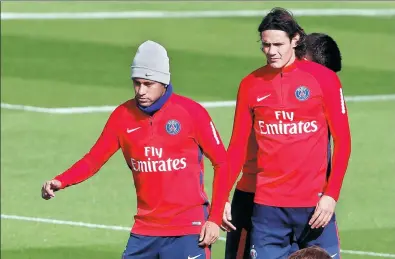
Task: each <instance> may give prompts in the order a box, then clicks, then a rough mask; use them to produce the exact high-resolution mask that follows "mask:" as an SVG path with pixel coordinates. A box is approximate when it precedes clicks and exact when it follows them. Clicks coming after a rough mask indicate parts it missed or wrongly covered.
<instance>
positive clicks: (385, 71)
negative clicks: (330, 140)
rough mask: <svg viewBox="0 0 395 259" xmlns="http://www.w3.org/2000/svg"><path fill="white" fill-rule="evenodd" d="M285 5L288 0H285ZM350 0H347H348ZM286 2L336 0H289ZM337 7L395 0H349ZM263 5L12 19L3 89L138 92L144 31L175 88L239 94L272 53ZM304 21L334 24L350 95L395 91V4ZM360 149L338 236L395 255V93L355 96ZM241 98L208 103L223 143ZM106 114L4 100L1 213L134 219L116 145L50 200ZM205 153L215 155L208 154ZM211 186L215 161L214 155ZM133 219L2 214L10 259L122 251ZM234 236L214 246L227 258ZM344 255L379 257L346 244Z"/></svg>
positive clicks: (93, 100)
mask: <svg viewBox="0 0 395 259" xmlns="http://www.w3.org/2000/svg"><path fill="white" fill-rule="evenodd" d="M278 4H280V3H278ZM342 5H343V3H342ZM274 6H275V4H273V3H271V2H267V3H265V4H261V3H258V2H254V3H237V2H230V3H229V4H227V5H226V6H223V4H221V3H201V4H196V3H185V2H183V3H145V4H144V3H126V2H120V3H109V2H101V3H97V4H96V3H95V4H94V5H93V4H91V3H88V2H84V3H74V4H72V3H48V4H47V3H45V4H43V3H23V4H22V3H2V12H59V11H65V12H66V11H67V12H75V11H111V10H112V11H133V10H225V9H228V10H236V9H239V8H242V9H245V10H247V9H248V10H250V9H252V10H258V9H270V8H272V7H274ZM282 6H284V7H290V8H333V7H337V8H339V6H338V3H330V2H322V3H312V2H303V3H297V2H284V4H283V5H282ZM341 8H365V9H369V8H382V9H389V8H392V9H394V8H395V4H394V3H390V2H385V3H365V2H360V3H358V2H354V3H352V2H347V3H344V6H341ZM260 19H261V17H244V18H235V17H233V18H188V19H182V20H180V19H167V18H166V19H111V20H103V19H96V20H15V21H2V23H1V34H2V35H1V43H2V46H1V102H2V103H11V104H21V105H33V106H39V107H75V106H101V105H117V104H119V103H121V102H123V101H124V100H126V99H128V98H132V97H133V89H132V84H131V81H130V79H129V73H130V71H129V65H130V63H131V61H132V58H133V55H134V53H135V51H136V49H137V46H138V45H139V44H140V43H141V42H143V41H145V40H146V39H152V40H156V41H159V42H161V43H163V44H164V45H165V46H166V47H167V48H168V50H169V55H170V57H171V62H172V63H171V70H172V82H173V85H174V89H175V91H176V92H177V93H180V94H183V95H186V96H189V97H192V98H194V99H195V100H198V101H223V100H234V99H235V96H236V90H237V87H238V83H239V81H240V79H241V78H242V77H243V76H244V75H246V74H247V73H248V72H250V71H252V70H254V69H255V68H257V67H259V66H261V65H262V64H264V58H263V56H262V54H261V53H260V50H259V43H258V42H257V40H258V35H257V33H256V29H257V26H258V24H259V22H260ZM297 20H298V21H299V22H300V23H301V25H302V26H303V27H304V28H305V30H306V31H307V32H325V33H328V34H330V35H331V36H333V37H334V38H335V39H336V40H337V42H338V43H339V46H340V48H341V51H342V54H343V61H344V68H343V71H342V72H341V73H340V74H339V76H340V78H341V80H342V82H343V86H344V92H345V95H346V96H354V95H375V94H383V95H388V94H395V83H394V82H395V66H394V65H393V61H394V60H395V49H394V47H393V42H394V41H395V35H394V33H393V32H394V31H395V20H394V16H392V17H348V16H311V17H304V16H303V17H297ZM348 109H349V116H350V124H351V130H352V139H353V147H352V157H351V161H350V165H349V170H348V173H347V175H346V178H345V181H344V187H343V189H342V194H341V200H340V202H339V203H338V207H337V214H338V221H339V230H340V236H341V243H342V249H343V250H347V251H350V250H351V251H365V252H374V253H380V254H387V255H386V256H387V257H390V258H395V246H394V244H395V221H394V218H395V209H394V200H393V199H394V197H395V196H394V186H395V174H394V168H395V148H394V146H395V145H394V143H395V133H394V128H395V120H394V112H395V102H394V101H376V102H352V103H351V102H350V103H348ZM233 111H234V108H233V107H222V108H210V109H209V112H210V114H211V116H212V118H213V120H214V122H215V123H216V125H217V128H218V130H219V132H220V133H221V137H222V139H223V140H224V142H225V144H226V145H227V143H228V141H229V138H230V134H231V127H232V122H233V121H232V120H233V118H232V116H233ZM107 117H108V113H92V114H68V115H59V114H45V113H33V112H25V111H11V110H7V109H2V110H1V213H2V214H5V215H19V216H27V217H36V218H50V219H59V220H68V221H78V222H86V223H93V224H104V225H119V226H125V227H129V226H131V224H132V223H133V215H134V212H135V208H136V200H135V195H134V189H133V188H134V187H133V181H132V177H131V173H130V171H129V170H128V168H127V166H126V165H125V162H124V161H123V157H122V155H121V154H120V153H117V154H116V155H115V156H114V157H113V158H111V159H110V161H109V162H108V163H107V164H106V165H105V166H104V167H103V168H102V170H101V171H100V172H99V173H98V174H97V175H96V176H94V177H93V178H91V179H90V180H88V181H86V182H84V183H82V184H80V185H78V186H74V187H71V188H69V189H67V190H65V191H62V192H59V193H57V196H56V198H55V199H53V200H51V201H47V202H46V201H44V200H42V199H41V197H40V187H41V184H42V183H43V181H44V180H47V179H50V178H51V177H53V176H54V175H56V174H58V173H60V172H62V171H63V170H64V169H66V168H68V167H69V166H70V165H71V164H72V163H74V162H75V161H76V160H77V159H79V158H80V157H81V156H82V155H83V154H84V153H85V152H87V151H88V150H89V148H90V147H91V145H92V144H93V143H94V141H95V140H96V138H97V137H98V135H99V133H100V131H101V129H102V127H103V125H104V123H105V121H106V119H107ZM206 162H207V161H206ZM206 168H207V171H206V178H205V184H206V191H207V193H208V194H209V195H210V194H211V182H212V170H211V168H210V164H209V163H206ZM127 238H128V232H127V231H113V230H105V229H92V228H84V227H77V226H65V225H57V224H46V223H40V222H29V221H17V220H10V219H2V220H1V257H2V258H4V259H19V258H29V259H38V258H40V259H49V258H57V259H65V258H73V259H85V258H97V259H108V258H120V256H121V253H122V251H123V249H124V246H125V245H126V241H127ZM223 254H224V242H223V241H218V243H216V244H215V245H214V246H213V259H221V258H223ZM343 258H345V259H359V258H368V259H369V258H374V256H373V255H369V254H366V253H365V254H362V255H356V254H350V253H344V254H343Z"/></svg>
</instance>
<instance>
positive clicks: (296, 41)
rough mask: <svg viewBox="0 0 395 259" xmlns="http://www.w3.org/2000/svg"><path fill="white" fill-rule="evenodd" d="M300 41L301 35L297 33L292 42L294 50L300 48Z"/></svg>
mask: <svg viewBox="0 0 395 259" xmlns="http://www.w3.org/2000/svg"><path fill="white" fill-rule="evenodd" d="M299 40H300V35H299V33H297V34H296V35H295V36H294V37H293V38H292V40H291V45H292V48H296V46H298V41H299Z"/></svg>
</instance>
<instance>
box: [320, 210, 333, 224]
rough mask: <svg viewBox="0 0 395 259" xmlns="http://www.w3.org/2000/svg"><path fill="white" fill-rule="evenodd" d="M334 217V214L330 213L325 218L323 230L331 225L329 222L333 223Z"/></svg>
mask: <svg viewBox="0 0 395 259" xmlns="http://www.w3.org/2000/svg"><path fill="white" fill-rule="evenodd" d="M332 215H333V212H330V213H328V215H327V216H326V217H325V219H324V224H323V225H322V227H323V228H324V227H326V226H327V225H328V224H329V222H330V221H331V218H332Z"/></svg>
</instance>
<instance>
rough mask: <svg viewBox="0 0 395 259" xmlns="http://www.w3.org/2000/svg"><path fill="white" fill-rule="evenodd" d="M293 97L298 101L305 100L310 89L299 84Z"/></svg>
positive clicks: (308, 95)
mask: <svg viewBox="0 0 395 259" xmlns="http://www.w3.org/2000/svg"><path fill="white" fill-rule="evenodd" d="M295 97H296V99H298V100H299V101H306V100H307V99H309V97H310V90H309V88H307V87H306V86H302V85H301V86H299V87H298V88H297V89H296V91H295Z"/></svg>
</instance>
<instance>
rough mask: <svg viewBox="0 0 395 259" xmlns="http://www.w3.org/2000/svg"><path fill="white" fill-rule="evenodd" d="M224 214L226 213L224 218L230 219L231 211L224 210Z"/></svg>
mask: <svg viewBox="0 0 395 259" xmlns="http://www.w3.org/2000/svg"><path fill="white" fill-rule="evenodd" d="M225 214H226V219H227V220H232V213H231V211H226V212H225Z"/></svg>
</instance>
